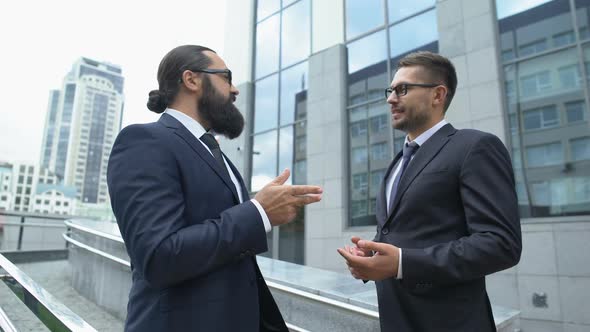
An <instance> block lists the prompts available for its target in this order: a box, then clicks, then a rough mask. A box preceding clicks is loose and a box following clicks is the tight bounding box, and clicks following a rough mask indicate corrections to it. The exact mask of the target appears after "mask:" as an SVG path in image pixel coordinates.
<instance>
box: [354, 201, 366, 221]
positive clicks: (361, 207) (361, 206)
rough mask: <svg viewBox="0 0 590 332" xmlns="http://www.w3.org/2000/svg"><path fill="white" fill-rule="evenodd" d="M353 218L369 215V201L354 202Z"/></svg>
mask: <svg viewBox="0 0 590 332" xmlns="http://www.w3.org/2000/svg"><path fill="white" fill-rule="evenodd" d="M351 214H352V218H358V217H364V216H366V215H367V201H366V200H360V201H352V206H351Z"/></svg>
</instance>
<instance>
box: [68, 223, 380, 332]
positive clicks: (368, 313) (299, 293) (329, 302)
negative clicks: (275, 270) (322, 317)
mask: <svg viewBox="0 0 590 332" xmlns="http://www.w3.org/2000/svg"><path fill="white" fill-rule="evenodd" d="M64 223H65V224H66V226H67V228H68V231H67V232H66V233H64V234H63V238H64V240H65V241H66V242H67V243H69V244H70V245H71V246H73V247H74V248H75V247H77V248H80V249H83V250H86V251H88V252H91V253H93V254H95V255H98V256H101V257H103V258H105V259H107V260H110V261H112V262H115V263H118V264H120V265H123V266H126V267H128V268H130V266H131V265H130V262H129V261H127V260H124V259H121V258H119V257H116V256H113V255H111V254H109V253H106V252H104V251H102V250H99V249H97V248H94V247H91V246H89V245H87V244H84V243H82V242H80V241H77V240H75V239H73V238H72V237H71V236H70V235H71V230H72V229H76V230H79V231H82V232H84V233H87V234H92V235H95V236H99V237H103V238H107V239H110V240H112V241H115V242H120V243H123V240H122V239H121V238H120V237H116V236H113V235H111V234H107V233H104V232H101V231H99V230H96V229H92V228H88V227H84V226H82V225H78V224H76V223H73V222H71V221H69V220H66V221H65V222H64ZM266 284H267V285H268V287H269V288H270V289H274V290H277V291H281V292H284V293H287V294H290V296H295V297H300V298H304V299H306V300H308V301H313V302H316V303H321V304H322V305H326V306H330V307H333V308H339V309H341V310H345V311H348V312H351V313H354V314H356V315H359V316H364V317H368V318H373V319H378V318H379V313H378V312H376V311H373V310H368V309H365V308H361V307H358V306H355V305H352V304H349V303H345V302H342V301H337V300H333V299H330V298H327V297H324V296H320V295H317V294H313V293H310V292H306V291H303V290H299V289H296V288H293V287H289V286H286V285H282V284H279V283H277V282H274V281H270V280H268V281H267V282H266ZM287 327H288V328H289V330H290V331H292V332H309V331H308V330H306V329H303V328H301V327H299V326H295V325H293V324H290V323H288V322H287Z"/></svg>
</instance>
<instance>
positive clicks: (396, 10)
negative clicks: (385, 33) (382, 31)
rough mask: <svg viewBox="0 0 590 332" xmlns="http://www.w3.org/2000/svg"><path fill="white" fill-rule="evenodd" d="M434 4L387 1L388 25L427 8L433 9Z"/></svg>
mask: <svg viewBox="0 0 590 332" xmlns="http://www.w3.org/2000/svg"><path fill="white" fill-rule="evenodd" d="M435 3H436V0H413V1H399V0H389V1H388V3H387V10H388V11H389V23H393V22H396V21H399V20H401V19H404V18H406V17H408V16H411V15H413V14H416V13H418V12H420V11H422V10H425V9H428V8H429V7H434V5H435Z"/></svg>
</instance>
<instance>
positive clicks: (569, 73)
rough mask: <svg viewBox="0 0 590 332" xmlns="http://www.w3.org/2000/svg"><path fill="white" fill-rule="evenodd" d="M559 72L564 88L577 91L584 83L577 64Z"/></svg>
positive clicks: (560, 69) (563, 68)
mask: <svg viewBox="0 0 590 332" xmlns="http://www.w3.org/2000/svg"><path fill="white" fill-rule="evenodd" d="M558 71H559V81H560V82H561V86H562V87H563V88H565V89H575V88H579V87H580V84H581V83H582V81H581V76H580V71H579V69H578V65H577V64H574V65H569V66H565V67H561V68H559V70H558Z"/></svg>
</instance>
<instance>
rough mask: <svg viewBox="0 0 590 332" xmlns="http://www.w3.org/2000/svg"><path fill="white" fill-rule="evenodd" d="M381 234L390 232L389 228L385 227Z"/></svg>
mask: <svg viewBox="0 0 590 332" xmlns="http://www.w3.org/2000/svg"><path fill="white" fill-rule="evenodd" d="M381 234H383V235H387V234H389V228H387V227H383V229H382V230H381Z"/></svg>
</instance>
